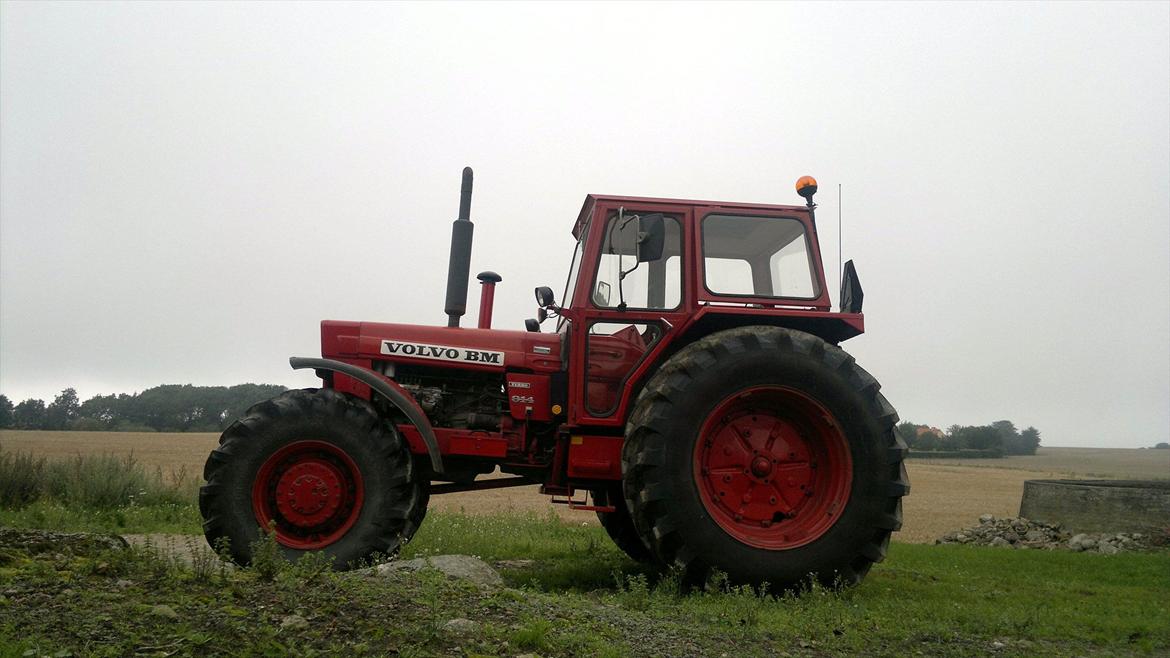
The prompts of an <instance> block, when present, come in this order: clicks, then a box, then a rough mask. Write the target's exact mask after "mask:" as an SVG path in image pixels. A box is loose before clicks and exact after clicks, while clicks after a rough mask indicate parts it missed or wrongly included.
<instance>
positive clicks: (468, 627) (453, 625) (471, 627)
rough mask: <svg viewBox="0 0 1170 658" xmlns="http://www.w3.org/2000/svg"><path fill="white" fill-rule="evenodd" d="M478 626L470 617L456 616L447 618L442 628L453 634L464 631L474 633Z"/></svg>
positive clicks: (459, 633) (460, 633)
mask: <svg viewBox="0 0 1170 658" xmlns="http://www.w3.org/2000/svg"><path fill="white" fill-rule="evenodd" d="M478 628H479V624H477V623H475V622H473V621H471V620H470V619H463V618H462V617H456V618H455V619H448V620H447V623H445V624H443V630H445V631H447V632H448V633H454V634H455V635H464V634H466V633H474V632H475V631H476V629H478Z"/></svg>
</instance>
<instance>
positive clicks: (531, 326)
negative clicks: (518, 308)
mask: <svg viewBox="0 0 1170 658" xmlns="http://www.w3.org/2000/svg"><path fill="white" fill-rule="evenodd" d="M524 328H525V329H527V330H528V331H531V332H534V333H540V323H539V322H537V321H536V320H533V319H532V318H528V319H527V320H525V321H524Z"/></svg>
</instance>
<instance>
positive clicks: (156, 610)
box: [150, 604, 179, 619]
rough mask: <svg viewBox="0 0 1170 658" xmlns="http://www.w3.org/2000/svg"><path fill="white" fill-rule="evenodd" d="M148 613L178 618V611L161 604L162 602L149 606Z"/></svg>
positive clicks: (165, 617)
mask: <svg viewBox="0 0 1170 658" xmlns="http://www.w3.org/2000/svg"><path fill="white" fill-rule="evenodd" d="M150 614H152V615H154V616H155V617H163V618H164V619H178V618H179V613H177V612H175V609H174V608H172V607H171V606H169V605H162V604H159V605H156V606H151V608H150Z"/></svg>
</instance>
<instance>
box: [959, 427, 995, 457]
mask: <svg viewBox="0 0 1170 658" xmlns="http://www.w3.org/2000/svg"><path fill="white" fill-rule="evenodd" d="M963 439H964V443H966V444H967V447H968V448H970V449H972V450H1000V451H1002V450H1003V435H1002V434H1000V432H999V430H997V429H996V428H994V427H992V426H990V425H980V426H977V427H965V428H963Z"/></svg>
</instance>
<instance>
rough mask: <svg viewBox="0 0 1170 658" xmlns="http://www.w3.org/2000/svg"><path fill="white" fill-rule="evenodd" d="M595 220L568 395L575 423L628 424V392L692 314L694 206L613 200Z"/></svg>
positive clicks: (581, 289)
mask: <svg viewBox="0 0 1170 658" xmlns="http://www.w3.org/2000/svg"><path fill="white" fill-rule="evenodd" d="M595 213H596V214H595V216H594V221H592V222H590V224H591V226H590V238H591V241H592V243H593V245H594V247H593V249H590V250H589V252H590V253H589V258H588V259H587V260H586V261H585V262H583V263H582V267H583V269H582V272H581V276H580V280H579V282H578V286H579V287H578V290H577V291H576V295H575V297H574V298H575V299H580V300H582V303H580V304H576V303H575V304H574V307H575V309H574V310H575V311H577V313H578V317H579V319H578V320H577V321H575V322H574V323H573V325H574V326H573V327H572V331H571V336H570V345H571V347H570V350H571V354H572V365H571V367H570V381H569V394H570V397H571V399H572V404H571V405H570V407H571V410H572V413H571V415H570V423H572V424H574V425H601V426H621V425H622V424H624V421H625V415H626V407H627V406H628V402H629V401H628V397H629V395H628V392H629V391H630V390H631V389H632V387H633V386H634V385H635V384H636V379H637V376H638V374H639V373H640V372H642V371H644V369H645V366H646V365H647V364H649V363H653V360H654V359H655V357H656V355H657V354H658V353H660V352H661V350H662V349H663V348H664V347H665V346H666V344H667V343H669V342H670V341H669V338H670V333H671V332H672V331H675V330H676V328H677V327H679V326H680V325H681V324H682V323H683V321H685V319H686V318H687V317H688V314H687V313H686V312H685V309H686V307H687V305H688V295H693V291H689V290H688V289H687V286H686V284H685V283H684V280H685V277H684V273H685V272H686V271H687V270H686V264H687V263H689V262H690V255H689V253H688V245H689V243H690V241H689V240H687V239H686V235H687V230H686V228H687V227H688V226H689V225H690V221H691V211H690V208H689V207H688V206H678V205H671V204H664V203H641V204H634V203H629V204H623V203H618V202H606V203H603V204H599V205H598V207H597V209H596V210H595ZM657 221H661V227H662V231H661V251H660V252H659V253H656V254H650V255H652V256H656V257H653V258H649V257H647V254H646V253H643V254H642V255H643V257H646V259H645V260H639V255H638V254H639V247H638V244H639V241H640V240H641V241H643V243H644V241H645V240H646V239H647V238H648V237H649V238H650V239H653V236H647V235H646V234H647V233H648V232H649V231H650V229H649V228H648V226H649V225H651V224H652V223H654V222H657Z"/></svg>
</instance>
